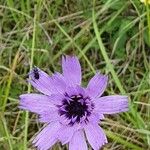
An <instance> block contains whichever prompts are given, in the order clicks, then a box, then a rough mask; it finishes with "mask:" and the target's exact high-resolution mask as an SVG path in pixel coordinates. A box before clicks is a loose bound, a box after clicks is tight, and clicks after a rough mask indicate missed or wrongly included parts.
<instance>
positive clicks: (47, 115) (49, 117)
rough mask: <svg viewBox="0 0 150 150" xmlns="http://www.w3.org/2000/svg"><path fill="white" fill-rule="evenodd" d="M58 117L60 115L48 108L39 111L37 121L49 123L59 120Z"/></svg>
mask: <svg viewBox="0 0 150 150" xmlns="http://www.w3.org/2000/svg"><path fill="white" fill-rule="evenodd" d="M59 119H60V116H59V114H58V112H57V111H56V110H48V111H45V112H42V113H41V115H40V118H39V121H40V122H44V123H51V122H56V121H59Z"/></svg>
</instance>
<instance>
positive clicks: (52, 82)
mask: <svg viewBox="0 0 150 150" xmlns="http://www.w3.org/2000/svg"><path fill="white" fill-rule="evenodd" d="M36 69H37V71H36V72H38V74H39V78H38V79H36V78H35V74H34V70H35V68H34V69H33V70H32V71H31V72H30V73H29V78H30V79H28V81H29V82H30V83H31V84H32V86H34V87H35V88H36V89H37V90H38V91H40V92H42V93H43V94H45V95H51V94H54V93H62V92H64V90H65V87H66V83H65V81H64V80H63V76H62V75H61V74H59V73H55V74H54V75H53V76H52V77H50V76H49V75H48V74H46V73H45V72H44V71H42V70H40V69H39V68H36Z"/></svg>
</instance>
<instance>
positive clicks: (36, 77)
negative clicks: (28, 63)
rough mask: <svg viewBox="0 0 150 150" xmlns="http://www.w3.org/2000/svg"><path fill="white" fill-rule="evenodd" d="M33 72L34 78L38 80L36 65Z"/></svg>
mask: <svg viewBox="0 0 150 150" xmlns="http://www.w3.org/2000/svg"><path fill="white" fill-rule="evenodd" d="M33 73H34V78H35V79H37V80H38V79H39V78H40V74H39V70H38V69H37V68H36V67H35V68H33Z"/></svg>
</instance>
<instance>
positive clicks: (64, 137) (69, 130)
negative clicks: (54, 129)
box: [58, 126, 77, 145]
mask: <svg viewBox="0 0 150 150" xmlns="http://www.w3.org/2000/svg"><path fill="white" fill-rule="evenodd" d="M75 130H77V129H76V126H63V127H62V128H61V129H60V130H59V131H58V139H59V140H60V141H61V143H62V145H64V144H66V143H68V142H69V141H70V140H71V138H72V136H73V134H74V132H75Z"/></svg>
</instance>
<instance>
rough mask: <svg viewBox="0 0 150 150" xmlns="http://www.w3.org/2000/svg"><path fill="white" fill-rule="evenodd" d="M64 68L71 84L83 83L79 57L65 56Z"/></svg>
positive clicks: (63, 60)
mask: <svg viewBox="0 0 150 150" xmlns="http://www.w3.org/2000/svg"><path fill="white" fill-rule="evenodd" d="M62 70H63V75H64V77H65V79H66V81H67V82H68V84H69V86H74V85H80V84H81V66H80V63H79V60H78V58H77V57H75V56H63V57H62Z"/></svg>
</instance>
